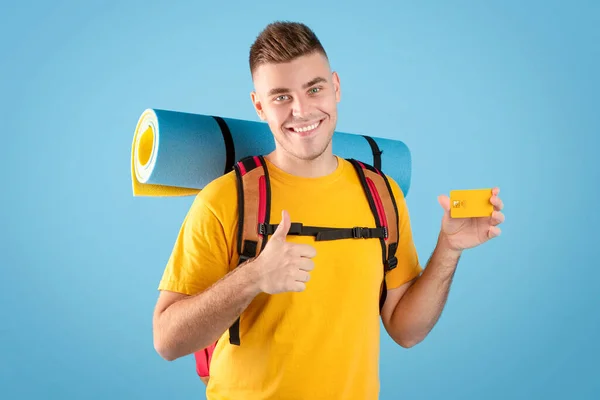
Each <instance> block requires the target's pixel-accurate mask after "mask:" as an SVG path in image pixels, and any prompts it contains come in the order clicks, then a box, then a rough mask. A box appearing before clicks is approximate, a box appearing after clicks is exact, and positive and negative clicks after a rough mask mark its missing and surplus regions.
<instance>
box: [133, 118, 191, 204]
mask: <svg viewBox="0 0 600 400" xmlns="http://www.w3.org/2000/svg"><path fill="white" fill-rule="evenodd" d="M142 120H143V118H140V121H139V122H138V125H137V127H136V129H135V134H134V135H133V143H132V145H131V182H132V185H133V195H134V196H150V197H174V196H193V195H196V194H198V193H199V192H200V189H191V188H181V187H176V186H164V185H154V184H149V183H142V182H140V181H139V180H138V179H137V176H136V173H135V166H136V163H137V165H141V166H144V165H146V164H147V163H148V162H149V160H150V159H151V156H152V150H153V149H154V147H155V146H154V141H155V140H156V135H155V134H154V130H153V129H152V127H151V126H148V127H147V128H146V129H145V130H144V131H143V132H142V131H141V123H142ZM136 154H137V160H136Z"/></svg>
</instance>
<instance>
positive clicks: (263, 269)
mask: <svg viewBox="0 0 600 400" xmlns="http://www.w3.org/2000/svg"><path fill="white" fill-rule="evenodd" d="M290 226H291V221H290V216H289V214H288V212H287V211H285V210H284V211H282V213H281V223H280V224H279V226H278V227H277V229H276V230H275V232H274V233H273V235H271V238H270V239H269V241H268V242H267V245H266V246H265V248H264V250H263V251H262V252H261V253H260V254H259V255H258V257H257V258H256V259H255V260H254V261H253V262H252V264H254V266H253V267H254V269H255V272H256V274H257V276H258V286H259V289H260V291H261V292H265V293H268V294H276V293H282V292H302V291H304V290H305V289H306V282H308V280H309V279H310V274H309V272H310V271H312V270H313V268H314V267H315V264H314V262H313V260H312V258H314V257H315V256H316V255H317V251H316V249H315V248H314V247H313V246H311V245H308V244H296V243H288V242H287V241H286V238H287V234H288V232H289V230H290Z"/></svg>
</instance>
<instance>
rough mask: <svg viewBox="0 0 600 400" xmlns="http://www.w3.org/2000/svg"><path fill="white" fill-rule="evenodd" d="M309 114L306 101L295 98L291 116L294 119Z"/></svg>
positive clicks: (308, 106)
mask: <svg viewBox="0 0 600 400" xmlns="http://www.w3.org/2000/svg"><path fill="white" fill-rule="evenodd" d="M309 113H310V104H309V101H308V99H305V98H302V97H296V98H295V99H294V102H293V103H292V114H293V116H294V117H297V118H303V117H305V116H306V115H308V114H309Z"/></svg>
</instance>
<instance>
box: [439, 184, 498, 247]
mask: <svg viewBox="0 0 600 400" xmlns="http://www.w3.org/2000/svg"><path fill="white" fill-rule="evenodd" d="M499 193H500V189H499V188H498V187H495V188H493V189H492V195H491V197H490V203H491V204H492V205H493V206H494V210H493V212H492V215H491V216H489V217H476V218H451V217H450V198H449V197H448V196H446V195H440V196H438V202H439V203H440V205H441V206H442V208H443V209H444V216H443V218H442V231H441V235H442V236H443V237H444V239H445V242H446V245H448V246H449V247H450V248H451V249H452V250H456V251H462V250H465V249H470V248H472V247H476V246H479V245H480V244H482V243H485V242H487V241H488V240H490V239H492V238H495V237H497V236H498V235H500V228H499V227H498V225H500V224H501V223H502V222H504V214H503V213H502V211H501V210H502V208H504V204H503V203H502V200H501V199H500V197H499V196H498V194H499Z"/></svg>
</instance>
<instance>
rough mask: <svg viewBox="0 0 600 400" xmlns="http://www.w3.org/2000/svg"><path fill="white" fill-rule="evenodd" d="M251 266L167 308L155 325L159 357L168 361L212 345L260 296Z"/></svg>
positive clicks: (235, 270)
mask: <svg viewBox="0 0 600 400" xmlns="http://www.w3.org/2000/svg"><path fill="white" fill-rule="evenodd" d="M252 267H253V266H252V265H251V263H247V264H244V265H241V266H239V267H237V268H236V269H234V270H233V271H232V272H230V273H229V274H227V275H226V276H225V277H224V278H223V279H221V280H219V281H218V282H216V283H215V284H214V285H213V286H211V287H210V288H208V289H207V290H206V291H204V292H202V293H200V294H198V295H195V296H191V297H188V298H184V299H182V300H180V301H177V302H175V303H174V304H172V305H170V306H169V307H168V308H167V309H166V310H164V311H163V312H162V313H161V315H160V316H159V317H158V318H157V321H156V327H155V330H156V335H157V337H156V340H155V341H156V342H157V343H160V345H159V346H160V350H159V353H160V354H161V356H162V357H164V358H166V359H168V360H174V359H177V358H179V357H183V356H186V355H188V354H192V353H194V352H196V351H198V350H200V349H203V348H205V347H207V346H209V345H211V344H212V343H214V342H215V341H216V340H217V339H218V338H219V337H220V336H221V335H222V334H223V332H225V331H226V330H227V329H229V327H230V326H231V325H232V324H233V323H234V322H235V320H236V319H237V318H238V317H239V316H240V314H241V313H242V312H243V311H244V310H245V309H246V308H247V307H248V305H249V304H250V303H251V302H252V300H253V299H254V298H255V297H256V296H257V295H258V294H259V293H260V290H259V289H258V284H257V283H256V282H255V279H254V274H253V271H252Z"/></svg>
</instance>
